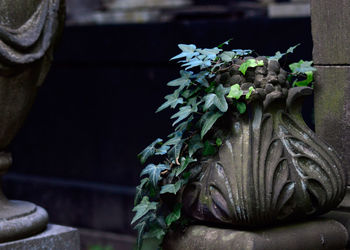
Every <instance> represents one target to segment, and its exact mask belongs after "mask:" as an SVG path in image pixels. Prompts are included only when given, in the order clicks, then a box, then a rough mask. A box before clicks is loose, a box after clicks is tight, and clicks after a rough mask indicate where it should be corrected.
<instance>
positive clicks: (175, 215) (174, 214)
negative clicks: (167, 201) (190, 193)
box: [165, 203, 182, 227]
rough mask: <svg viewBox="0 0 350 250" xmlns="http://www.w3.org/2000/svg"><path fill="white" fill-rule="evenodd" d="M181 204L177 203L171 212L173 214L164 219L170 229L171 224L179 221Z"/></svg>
mask: <svg viewBox="0 0 350 250" xmlns="http://www.w3.org/2000/svg"><path fill="white" fill-rule="evenodd" d="M181 206H182V205H181V204H180V203H178V204H176V205H175V208H174V210H173V212H171V213H170V214H169V215H168V216H167V217H166V218H165V222H166V224H167V226H168V227H170V225H171V224H172V223H174V222H175V221H177V220H178V219H180V216H181Z"/></svg>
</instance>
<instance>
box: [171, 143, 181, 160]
mask: <svg viewBox="0 0 350 250" xmlns="http://www.w3.org/2000/svg"><path fill="white" fill-rule="evenodd" d="M183 143H184V140H181V141H179V143H177V144H176V145H174V146H173V147H172V148H171V149H170V150H169V152H168V155H169V156H170V157H172V159H174V160H176V159H177V158H179V156H180V153H181V149H182V146H183Z"/></svg>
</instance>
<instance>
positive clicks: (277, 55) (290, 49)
mask: <svg viewBox="0 0 350 250" xmlns="http://www.w3.org/2000/svg"><path fill="white" fill-rule="evenodd" d="M299 45H300V43H299V44H297V45H295V46H293V47H290V48H289V49H288V50H287V51H286V52H285V53H281V52H280V51H277V52H276V54H275V55H274V56H270V57H268V58H269V60H276V61H278V60H280V59H281V58H282V57H283V56H285V55H286V54H289V53H293V52H294V50H295V48H296V47H298V46H299Z"/></svg>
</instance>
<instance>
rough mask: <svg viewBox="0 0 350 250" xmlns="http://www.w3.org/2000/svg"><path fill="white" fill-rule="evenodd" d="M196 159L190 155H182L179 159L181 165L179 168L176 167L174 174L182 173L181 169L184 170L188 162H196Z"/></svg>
mask: <svg viewBox="0 0 350 250" xmlns="http://www.w3.org/2000/svg"><path fill="white" fill-rule="evenodd" d="M196 161H197V159H193V158H191V157H186V158H184V157H182V159H181V165H180V167H179V168H177V169H176V174H175V176H176V177H177V176H179V175H180V174H182V172H183V171H185V169H186V168H187V167H188V165H189V164H191V163H192V162H196Z"/></svg>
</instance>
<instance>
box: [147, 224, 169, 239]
mask: <svg viewBox="0 0 350 250" xmlns="http://www.w3.org/2000/svg"><path fill="white" fill-rule="evenodd" d="M164 235H165V230H164V229H163V228H162V227H160V226H153V227H152V228H151V229H150V230H149V231H148V232H147V233H145V234H144V236H143V238H144V239H149V238H156V239H158V240H161V239H163V237H164Z"/></svg>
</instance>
